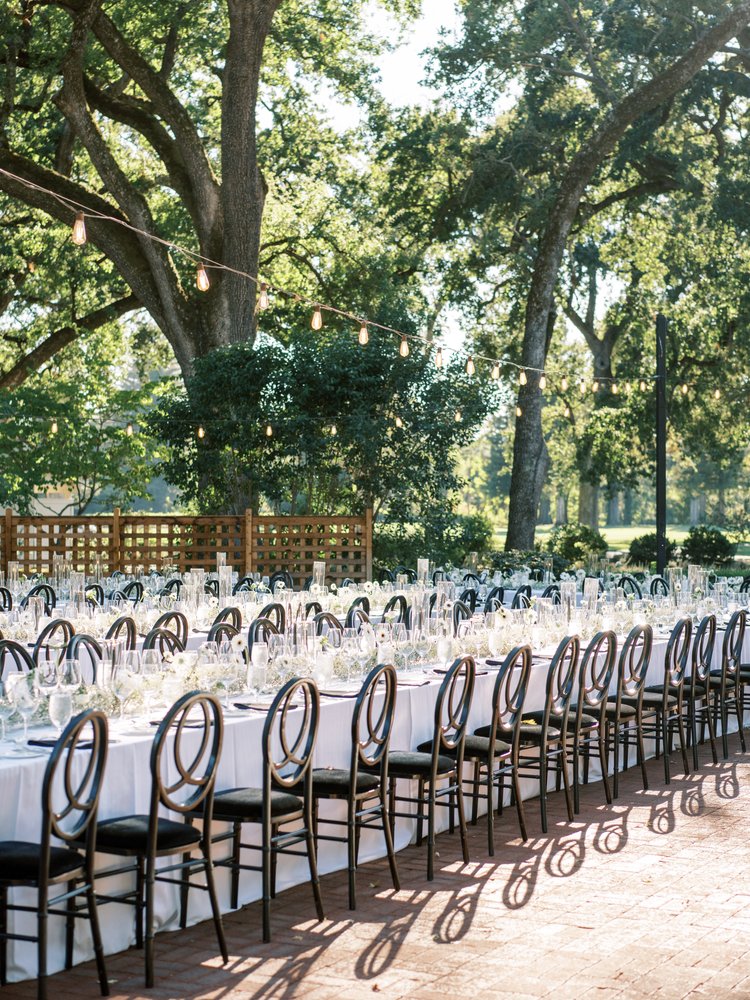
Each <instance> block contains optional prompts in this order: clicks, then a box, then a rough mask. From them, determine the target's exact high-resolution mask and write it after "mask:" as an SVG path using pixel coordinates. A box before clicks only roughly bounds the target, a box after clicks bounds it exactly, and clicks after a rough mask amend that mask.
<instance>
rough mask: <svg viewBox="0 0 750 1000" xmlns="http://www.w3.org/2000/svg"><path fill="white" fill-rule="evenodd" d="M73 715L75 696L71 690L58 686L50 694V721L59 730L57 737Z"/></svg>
mask: <svg viewBox="0 0 750 1000" xmlns="http://www.w3.org/2000/svg"><path fill="white" fill-rule="evenodd" d="M72 715H73V697H72V695H71V693H70V691H66V690H64V689H63V688H58V689H57V690H55V691H53V692H52V694H51V695H50V696H49V721H50V722H51V723H52V725H53V726H54V727H55V729H56V730H57V738H58V739H59V738H60V734H61V733H62V731H63V729H64V728H65V727H66V726H67V724H68V723H69V722H70V720H71V717H72Z"/></svg>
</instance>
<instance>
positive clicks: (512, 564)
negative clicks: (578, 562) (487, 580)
mask: <svg viewBox="0 0 750 1000" xmlns="http://www.w3.org/2000/svg"><path fill="white" fill-rule="evenodd" d="M550 556H552V572H553V573H554V574H555V576H559V575H560V574H561V573H564V572H565V571H566V570H567V569H568V568H569V567H570V561H569V560H568V559H563V557H562V556H559V555H555V554H554V553H550V552H540V551H539V549H532V550H531V551H529V552H524V551H523V550H521V549H514V550H512V551H510V552H490V555H489V561H490V568H491V569H492V571H493V572H495V573H498V572H499V573H503V574H510V573H513V572H515V571H516V570H519V569H524V568H526V567H528V569H530V570H531V575H532V578H534V579H538V580H542V579H544V573H545V570H546V568H547V561H548V560H549V558H550Z"/></svg>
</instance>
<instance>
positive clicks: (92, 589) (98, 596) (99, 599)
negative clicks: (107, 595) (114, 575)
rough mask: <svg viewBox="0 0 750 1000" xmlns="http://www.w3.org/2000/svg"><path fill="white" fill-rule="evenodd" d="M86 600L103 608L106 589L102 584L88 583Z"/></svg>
mask: <svg viewBox="0 0 750 1000" xmlns="http://www.w3.org/2000/svg"><path fill="white" fill-rule="evenodd" d="M86 600H87V601H88V602H89V603H90V604H91V603H93V604H94V605H95V606H98V607H100V608H101V607H102V606H103V604H104V587H102V585H101V584H100V583H93V582H92V583H87V584H86Z"/></svg>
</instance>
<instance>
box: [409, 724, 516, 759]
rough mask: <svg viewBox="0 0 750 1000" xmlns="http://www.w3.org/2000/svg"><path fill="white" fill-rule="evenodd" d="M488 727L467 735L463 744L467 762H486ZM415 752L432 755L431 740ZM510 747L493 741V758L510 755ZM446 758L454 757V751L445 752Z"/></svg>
mask: <svg viewBox="0 0 750 1000" xmlns="http://www.w3.org/2000/svg"><path fill="white" fill-rule="evenodd" d="M490 728H491V727H490V726H482V731H481V732H480V730H477V731H476V732H475V733H474V735H473V736H472V735H471V734H469V733H467V734H466V737H465V742H464V757H465V758H466V759H467V760H474V759H475V758H477V757H478V758H479V759H480V760H486V759H487V754H488V753H489V752H490V741H489V733H490ZM417 750H419V751H421V752H422V753H432V740H426V741H425V742H424V743H420V744H419V746H418V747H417ZM510 750H511V747H510V744H509V743H504V742H503V741H502V740H495V756H496V757H502V756H503V755H504V754H508V753H510ZM446 756H449V757H451V758H453V757H455V756H456V751H455V750H452V751H446Z"/></svg>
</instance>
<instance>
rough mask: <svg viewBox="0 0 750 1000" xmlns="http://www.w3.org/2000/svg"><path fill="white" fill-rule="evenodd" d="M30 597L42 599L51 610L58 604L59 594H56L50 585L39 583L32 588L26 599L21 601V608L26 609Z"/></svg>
mask: <svg viewBox="0 0 750 1000" xmlns="http://www.w3.org/2000/svg"><path fill="white" fill-rule="evenodd" d="M30 597H42V598H43V599H44V603H45V604H46V605H47V607H48V608H49V609H50V610H51V609H52V608H54V607H55V605H56V604H57V594H55V591H54V588H53V587H51V586H50V584H48V583H37V584H36V585H35V586H33V587H32V588H31V590H30V591H29V592H28V594H27V595H26V597H24V599H23V600H22V601H21V606H22V607H24V608H25V607H26V604H27V602H28V600H29V598H30Z"/></svg>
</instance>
